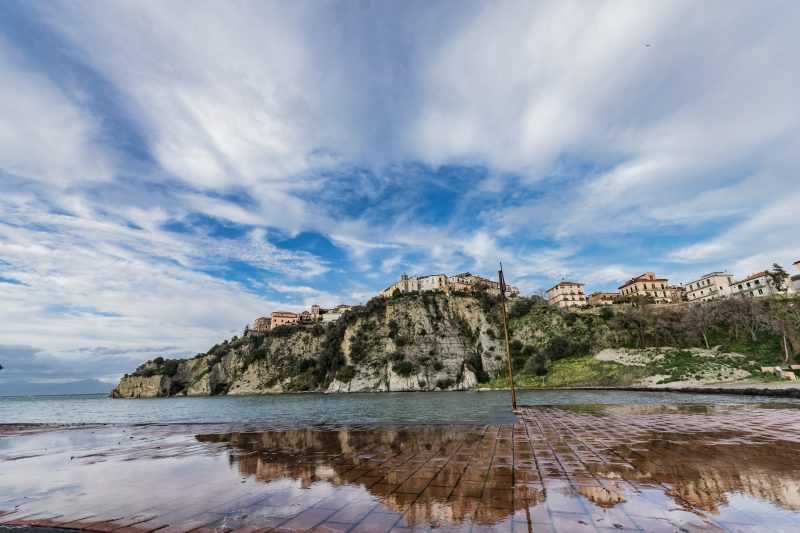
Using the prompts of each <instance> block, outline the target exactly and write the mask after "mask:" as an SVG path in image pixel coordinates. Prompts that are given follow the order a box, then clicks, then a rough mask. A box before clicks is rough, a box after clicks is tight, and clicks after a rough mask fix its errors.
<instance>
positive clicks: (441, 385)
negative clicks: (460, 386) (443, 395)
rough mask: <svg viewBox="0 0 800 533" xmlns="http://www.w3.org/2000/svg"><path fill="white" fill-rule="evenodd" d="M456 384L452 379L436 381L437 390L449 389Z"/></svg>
mask: <svg viewBox="0 0 800 533" xmlns="http://www.w3.org/2000/svg"><path fill="white" fill-rule="evenodd" d="M454 383H455V382H454V381H453V380H452V379H450V378H440V379H437V380H436V388H437V389H441V390H445V389H449V388H450V387H452V386H453V384H454Z"/></svg>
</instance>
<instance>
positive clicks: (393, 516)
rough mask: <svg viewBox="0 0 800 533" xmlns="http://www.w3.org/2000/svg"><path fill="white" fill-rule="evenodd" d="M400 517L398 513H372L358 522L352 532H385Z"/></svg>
mask: <svg viewBox="0 0 800 533" xmlns="http://www.w3.org/2000/svg"><path fill="white" fill-rule="evenodd" d="M399 519H400V514H398V513H370V514H368V515H367V516H366V517H365V518H364V519H363V520H362V521H361V522H359V523H358V524H356V527H354V528H353V529H352V531H351V533H385V532H386V531H389V530H391V529H392V527H394V525H395V524H396V523H397V521H398V520H399Z"/></svg>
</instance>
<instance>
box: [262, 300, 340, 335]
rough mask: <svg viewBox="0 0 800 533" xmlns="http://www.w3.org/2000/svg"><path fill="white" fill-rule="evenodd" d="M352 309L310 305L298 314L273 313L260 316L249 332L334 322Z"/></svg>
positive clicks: (289, 312) (338, 306)
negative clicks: (289, 325) (293, 325)
mask: <svg viewBox="0 0 800 533" xmlns="http://www.w3.org/2000/svg"><path fill="white" fill-rule="evenodd" d="M350 309H352V306H350V305H345V304H340V305H337V306H336V307H334V308H332V309H324V308H322V307H320V306H319V305H312V306H311V309H310V310H308V309H307V310H305V311H302V312H300V313H293V312H291V311H273V312H272V314H271V315H270V316H262V317H260V318H257V319H256V320H255V321H254V322H253V326H252V327H251V328H250V330H251V331H255V332H259V333H263V332H265V331H269V330H271V329H272V328H276V327H278V326H285V325H286V324H313V323H315V322H334V321H336V320H338V319H339V317H341V316H342V315H343V314H344V313H346V312H347V311H349V310H350Z"/></svg>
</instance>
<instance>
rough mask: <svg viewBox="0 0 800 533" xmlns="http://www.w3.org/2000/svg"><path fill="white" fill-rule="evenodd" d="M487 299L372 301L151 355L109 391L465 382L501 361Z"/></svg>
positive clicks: (355, 388) (395, 387)
mask: <svg viewBox="0 0 800 533" xmlns="http://www.w3.org/2000/svg"><path fill="white" fill-rule="evenodd" d="M498 311H499V308H498V306H497V303H496V301H494V300H493V299H492V297H491V296H488V295H485V294H479V295H467V294H463V295H444V294H433V293H424V294H409V295H403V296H400V297H395V298H392V299H390V300H383V299H377V298H376V299H374V300H371V301H370V302H369V303H368V304H367V305H365V306H360V307H356V308H354V309H353V310H352V311H350V312H348V313H346V314H345V315H344V316H343V317H342V318H340V319H339V320H338V321H337V322H334V323H331V324H326V325H323V324H314V325H310V324H309V325H291V326H281V327H278V328H275V329H274V330H272V331H269V332H266V333H256V332H246V333H245V334H244V335H243V336H242V337H241V338H238V337H234V338H233V339H231V340H229V341H225V342H223V343H222V344H219V345H217V346H214V347H213V348H211V349H210V350H209V351H208V352H207V353H203V354H198V355H197V356H195V357H194V358H192V359H184V360H175V359H166V360H165V359H163V358H157V359H155V360H152V361H148V362H146V363H145V364H143V365H141V366H140V367H139V368H138V369H136V371H135V372H133V373H132V374H130V375H126V376H125V377H123V378H122V380H121V381H120V383H119V385H118V386H117V388H116V389H115V390H114V393H113V394H114V396H116V397H126V398H142V397H154V396H169V395H217V394H269V393H281V392H300V391H322V392H369V391H417V390H458V389H468V388H471V387H473V386H475V385H476V384H477V383H479V382H481V381H487V380H488V379H489V378H490V377H491V376H494V375H496V374H497V373H498V372H499V371H501V370H503V369H504V368H505V366H504V359H503V357H501V354H503V353H504V351H503V349H502V344H501V339H500V335H499V332H500V331H501V330H500V326H499V314H498Z"/></svg>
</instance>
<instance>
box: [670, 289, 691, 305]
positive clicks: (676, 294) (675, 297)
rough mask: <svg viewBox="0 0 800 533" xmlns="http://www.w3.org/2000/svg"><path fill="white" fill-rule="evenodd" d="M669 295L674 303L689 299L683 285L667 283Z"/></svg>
mask: <svg viewBox="0 0 800 533" xmlns="http://www.w3.org/2000/svg"><path fill="white" fill-rule="evenodd" d="M667 297H668V298H669V301H670V302H671V303H674V304H676V303H678V302H685V301H687V299H688V298H687V296H686V287H685V286H683V285H667Z"/></svg>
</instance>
